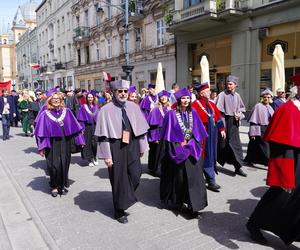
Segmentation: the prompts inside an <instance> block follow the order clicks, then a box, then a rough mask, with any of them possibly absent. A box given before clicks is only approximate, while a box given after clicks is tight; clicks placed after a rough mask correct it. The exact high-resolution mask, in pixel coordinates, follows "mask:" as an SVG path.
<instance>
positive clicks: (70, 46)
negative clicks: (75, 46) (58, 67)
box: [68, 43, 73, 61]
mask: <svg viewBox="0 0 300 250" xmlns="http://www.w3.org/2000/svg"><path fill="white" fill-rule="evenodd" d="M68 51H69V61H72V59H73V57H72V45H71V44H70V43H69V44H68Z"/></svg>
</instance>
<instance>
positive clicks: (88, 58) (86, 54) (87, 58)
mask: <svg viewBox="0 0 300 250" xmlns="http://www.w3.org/2000/svg"><path fill="white" fill-rule="evenodd" d="M85 56H86V64H89V63H90V48H89V47H88V46H87V47H85Z"/></svg>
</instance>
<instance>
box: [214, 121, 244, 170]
mask: <svg viewBox="0 0 300 250" xmlns="http://www.w3.org/2000/svg"><path fill="white" fill-rule="evenodd" d="M225 123H226V126H225V127H226V139H225V140H223V139H222V136H219V137H218V152H217V161H218V163H219V164H221V165H222V166H223V165H224V164H225V163H228V164H232V165H234V167H235V168H236V169H239V168H241V167H242V166H243V150H242V144H241V139H240V132H239V121H237V120H236V119H235V117H234V116H225Z"/></svg>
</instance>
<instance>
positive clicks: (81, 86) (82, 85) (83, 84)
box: [79, 81, 85, 89]
mask: <svg viewBox="0 0 300 250" xmlns="http://www.w3.org/2000/svg"><path fill="white" fill-rule="evenodd" d="M79 87H80V88H81V89H85V82H84V81H80V83H79Z"/></svg>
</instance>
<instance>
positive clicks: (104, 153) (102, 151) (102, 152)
mask: <svg viewBox="0 0 300 250" xmlns="http://www.w3.org/2000/svg"><path fill="white" fill-rule="evenodd" d="M97 157H98V158H99V159H103V160H105V159H112V156H111V151H110V145H109V142H105V141H104V142H100V143H98V146H97Z"/></svg>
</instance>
